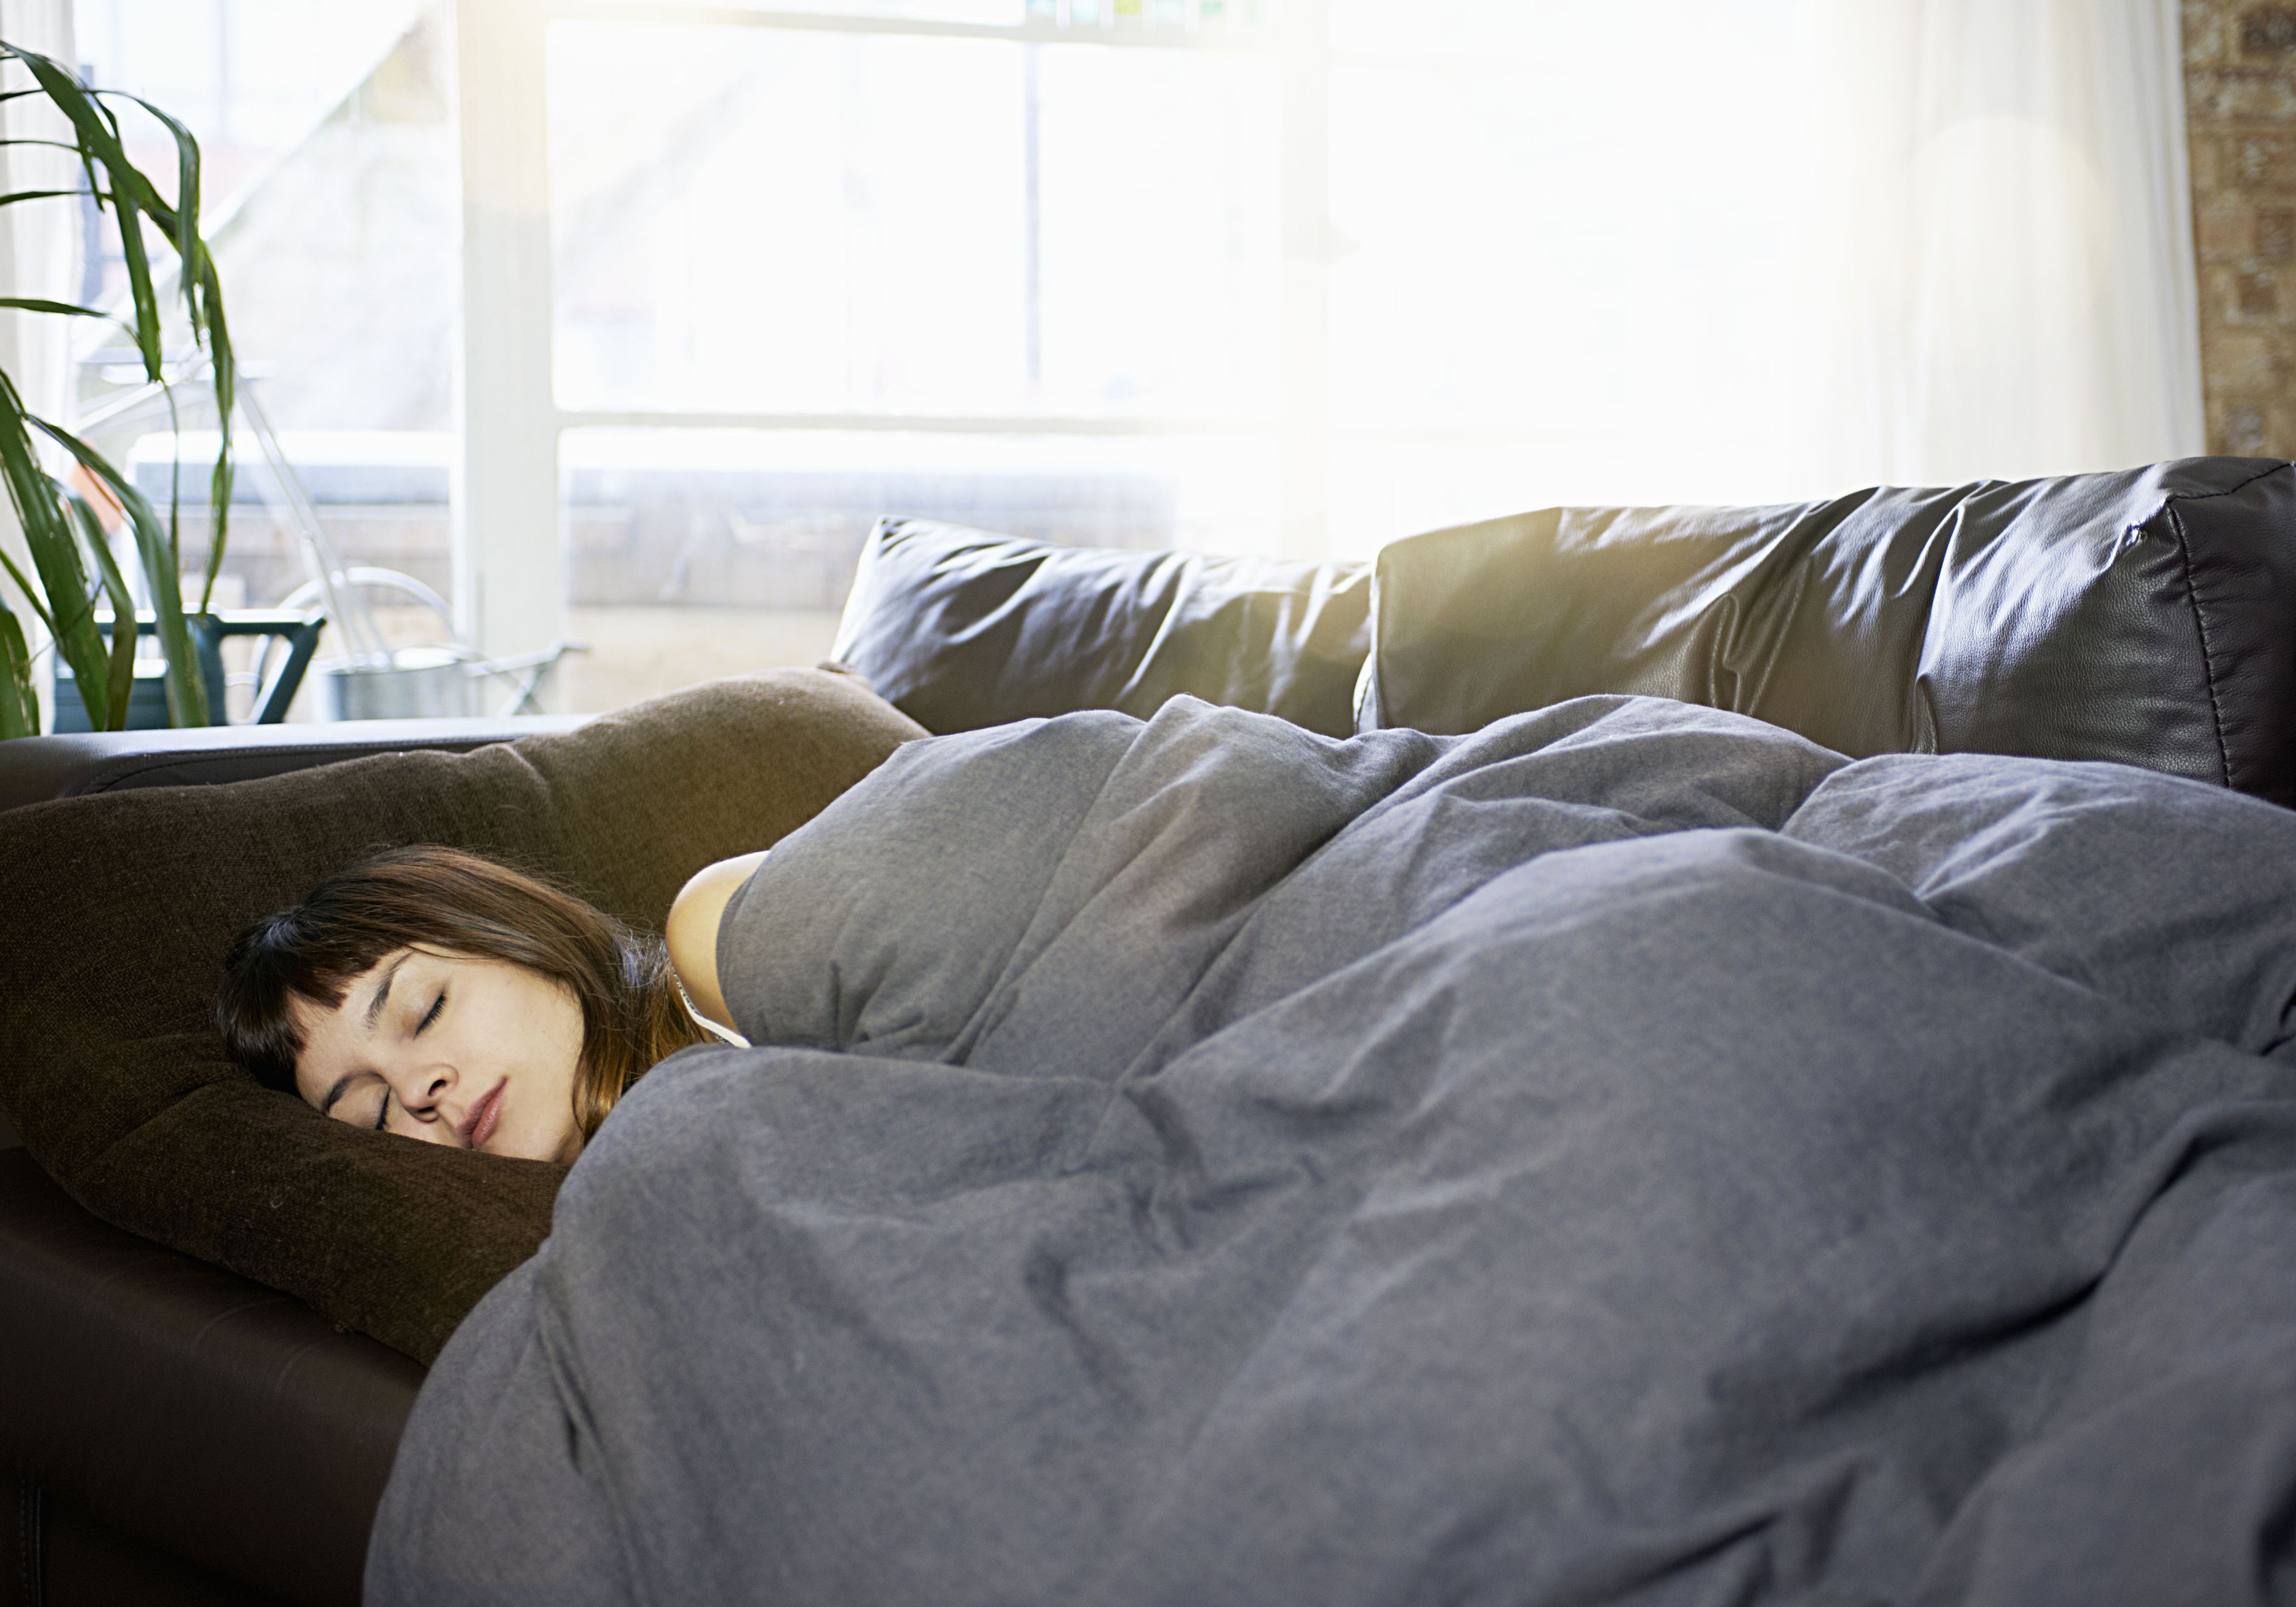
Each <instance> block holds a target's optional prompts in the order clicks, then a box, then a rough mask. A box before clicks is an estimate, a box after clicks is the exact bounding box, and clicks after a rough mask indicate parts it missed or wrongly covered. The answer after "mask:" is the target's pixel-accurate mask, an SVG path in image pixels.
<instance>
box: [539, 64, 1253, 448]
mask: <svg viewBox="0 0 2296 1607" xmlns="http://www.w3.org/2000/svg"><path fill="white" fill-rule="evenodd" d="M550 72H551V80H550V81H551V138H552V175H553V217H554V221H555V225H556V228H557V241H556V275H557V287H556V291H557V337H556V340H557V363H556V376H557V379H556V382H557V388H558V396H559V398H560V400H561V402H562V404H563V405H565V406H574V407H602V408H673V409H678V410H697V409H706V410H752V411H767V412H821V413H864V412H867V413H912V414H982V413H991V414H995V413H1009V414H1031V413H1054V414H1080V415H1159V414H1160V415H1205V414H1221V415H1225V414H1234V413H1236V412H1239V411H1242V412H1253V411H1258V410H1260V409H1263V408H1264V407H1265V406H1266V405H1267V398H1268V395H1269V393H1270V391H1271V389H1272V374H1271V371H1272V364H1273V350H1274V329H1275V316H1274V311H1275V283H1276V266H1277V263H1276V245H1277V241H1276V222H1275V184H1276V151H1275V140H1274V137H1273V127H1272V119H1273V117H1274V112H1273V110H1272V108H1273V104H1274V99H1275V97H1274V94H1273V91H1272V87H1271V86H1272V79H1271V78H1270V74H1271V72H1272V68H1271V67H1270V65H1269V63H1268V62H1267V61H1266V60H1265V59H1263V58H1260V57H1259V56H1256V55H1250V54H1243V53H1227V52H1201V53H1199V52H1191V51H1178V50H1172V51H1165V50H1119V49H1110V48H1107V47H1103V46H1067V45H1049V46H1047V45H1020V44H1011V43H1006V42H1003V41H998V40H980V39H949V38H935V37H893V36H865V35H847V34H832V33H816V32H807V31H801V30H785V29H762V28H760V29H741V28H722V27H721V28H708V29H705V28H694V27H675V26H658V25H627V24H610V23H573V22H565V23H560V24H557V25H555V26H553V29H551V43H550ZM634 79H635V81H639V82H648V83H656V84H662V85H673V84H674V85H676V93H675V94H660V95H653V96H640V97H633V96H631V95H630V94H628V93H627V85H628V84H629V83H630V82H632V81H633V80H634Z"/></svg>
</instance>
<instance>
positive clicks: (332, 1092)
mask: <svg viewBox="0 0 2296 1607" xmlns="http://www.w3.org/2000/svg"><path fill="white" fill-rule="evenodd" d="M365 1075H366V1073H365V1071H346V1072H344V1073H343V1074H342V1075H341V1076H340V1077H339V1078H335V1086H333V1087H332V1088H330V1089H328V1090H327V1096H326V1097H325V1098H324V1099H323V1100H321V1101H320V1102H319V1114H320V1115H322V1116H324V1115H325V1114H326V1113H327V1112H328V1111H332V1110H333V1109H334V1108H335V1101H337V1100H339V1099H340V1098H341V1097H342V1096H343V1093H344V1091H345V1090H346V1089H348V1087H349V1086H351V1085H352V1084H353V1083H355V1082H357V1081H358V1079H359V1078H362V1077H365Z"/></svg>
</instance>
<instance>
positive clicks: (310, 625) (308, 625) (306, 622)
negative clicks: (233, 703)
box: [55, 609, 326, 736]
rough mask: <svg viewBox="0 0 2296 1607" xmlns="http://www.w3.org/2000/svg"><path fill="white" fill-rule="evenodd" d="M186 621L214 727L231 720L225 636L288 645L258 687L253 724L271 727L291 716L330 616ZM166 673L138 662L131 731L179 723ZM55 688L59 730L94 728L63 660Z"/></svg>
mask: <svg viewBox="0 0 2296 1607" xmlns="http://www.w3.org/2000/svg"><path fill="white" fill-rule="evenodd" d="M184 623H185V624H186V625H188V626H189V627H191V633H192V651H193V654H194V655H195V656H196V657H197V658H198V660H199V665H200V679H201V680H202V681H204V682H206V683H207V689H208V721H209V724H210V725H215V726H222V725H226V724H228V723H229V722H228V720H227V719H226V718H225V713H224V672H223V639H224V638H225V636H276V637H279V638H280V639H281V640H283V642H284V643H285V644H286V652H285V653H284V654H283V655H282V657H281V660H280V661H279V663H278V665H277V666H276V667H275V668H273V669H272V671H271V673H270V674H269V676H267V677H266V685H263V686H262V687H259V688H258V690H257V693H256V709H255V714H254V717H253V718H252V719H251V720H250V722H249V723H250V724H253V725H264V726H271V725H276V724H278V722H279V721H281V720H282V719H283V718H285V717H286V714H287V705H288V704H289V703H290V702H291V701H294V697H295V691H296V688H297V687H299V685H302V681H303V672H304V670H305V669H306V668H308V666H309V664H310V662H311V654H312V653H313V652H315V651H316V649H317V647H318V644H319V630H320V627H322V626H323V625H324V624H325V623H326V620H325V616H324V615H316V614H315V615H306V614H301V613H293V612H283V611H279V610H275V609H234V610H233V611H230V612H228V613H218V614H188V615H186V616H184ZM135 628H136V629H137V630H138V631H139V632H147V631H149V630H151V629H152V619H151V616H149V615H148V614H139V615H137V616H136V619H135ZM104 634H105V635H106V636H107V637H109V636H110V635H111V629H110V627H109V626H106V627H104ZM166 673H167V672H166V669H165V667H164V666H162V665H161V664H160V662H159V660H156V659H153V660H142V659H139V660H136V664H135V687H134V689H133V690H132V691H131V692H129V693H128V694H127V727H126V728H127V730H130V731H161V730H165V729H166V728H167V727H168V726H169V725H171V724H173V723H174V722H172V721H171V720H169V719H168V687H167V679H166ZM55 688H56V721H55V731H56V734H58V735H60V736H61V735H63V734H67V733H71V732H80V731H92V730H94V726H91V725H90V724H89V723H88V718H87V709H86V706H85V705H83V704H82V703H81V702H80V699H79V683H78V681H77V680H75V679H74V678H73V676H72V673H71V670H70V668H69V667H67V666H66V665H65V664H64V663H63V662H62V661H61V660H58V662H57V664H56V680H55Z"/></svg>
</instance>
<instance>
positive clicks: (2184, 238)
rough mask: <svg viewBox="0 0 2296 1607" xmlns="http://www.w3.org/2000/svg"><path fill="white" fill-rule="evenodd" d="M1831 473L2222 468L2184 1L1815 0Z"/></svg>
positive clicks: (1929, 476)
mask: <svg viewBox="0 0 2296 1607" xmlns="http://www.w3.org/2000/svg"><path fill="white" fill-rule="evenodd" d="M1810 26H1811V29H1812V39H1811V44H1812V48H1813V54H1814V61H1815V62H1816V64H1817V66H1818V68H1819V71H1818V73H1817V75H1816V86H1817V87H1818V90H1819V93H1818V94H1816V96H1815V97H1814V100H1813V112H1814V116H1813V119H1812V122H1811V125H1810V127H1809V129H1808V140H1809V150H1810V152H1811V157H1812V164H1811V167H1812V174H1813V184H1812V205H1811V207H1810V208H1809V209H1808V214H1807V217H1806V223H1807V225H1808V234H1809V246H1810V250H1809V251H1808V258H1807V260H1808V264H1809V267H1810V269H1811V275H1810V282H1809V285H1808V290H1809V294H1808V299H1807V303H1806V304H1807V306H1808V308H1809V309H1810V311H1811V314H1812V321H1813V327H1812V328H1811V330H1810V331H1809V332H1808V339H1809V341H1810V346H1809V350H1810V356H1811V362H1810V365H1809V366H1810V373H1809V381H1810V383H1809V390H1808V395H1809V397H1810V398H1811V400H1812V402H1813V403H1814V406H1812V407H1811V408H1810V409H1809V411H1808V416H1807V417H1806V419H1805V421H1804V428H1805V429H1806V430H1807V431H1808V437H1807V439H1808V441H1809V442H1810V444H1811V447H1812V452H1813V457H1812V461H1811V463H1810V468H1811V470H1812V477H1813V479H1822V480H1827V481H1830V482H1833V483H1834V484H1837V485H1842V486H1847V485H1851V484H1857V483H1861V482H1866V481H1874V480H1893V481H1897V482H1899V483H1917V484H1918V483H1942V482H1952V481H1958V480H1971V479H1976V478H1980V477H1982V476H1988V475H1991V476H2002V477H2010V476H2025V475H2035V474H2048V473H2069V472H2077V471H2085V470H2094V469H2110V468H2118V467H2122V466H2126V465H2130V464H2136V463H2145V462H2149V461H2152V460H2153V459H2157V458H2164V457H2175V456H2182V455H2190V454H2195V453H2198V452H2201V451H2202V450H2204V446H2203V439H2204V429H2203V424H2202V408H2201V374H2200V352H2199V331H2198V314H2197V307H2196V293H2195V289H2194V264H2193V245H2192V210H2191V204H2190V200H2189V195H2188V190H2187V168H2186V165H2185V102H2184V92H2183V68H2182V59H2181V52H2180V50H2179V46H2178V31H2177V4H2176V0H1816V3H1815V4H1813V6H1812V8H1811V18H1810Z"/></svg>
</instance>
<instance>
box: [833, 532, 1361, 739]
mask: <svg viewBox="0 0 2296 1607" xmlns="http://www.w3.org/2000/svg"><path fill="white" fill-rule="evenodd" d="M1370 611H1371V566H1370V565H1369V564H1363V563H1329V564H1312V563H1283V562H1271V561H1268V560H1265V559H1258V558H1211V557H1206V556H1203V555H1201V554H1198V553H1169V552H1167V553H1143V552H1132V551H1127V550H1124V549H1121V548H1108V547H1060V546H1048V545H1046V544H1044V543H1043V542H1038V541H1019V540H1014V539H1013V538H1011V537H1004V536H993V535H990V534H988V533H987V532H986V531H981V530H968V529H964V528H962V527H960V526H956V525H947V524H936V523H933V522H932V521H929V520H918V519H887V520H881V521H879V522H878V525H877V528H876V529H875V530H873V531H872V532H871V534H870V537H869V541H868V545H866V546H865V547H864V548H863V549H862V554H861V568H860V572H859V573H858V574H857V576H856V577H855V578H854V582H853V593H852V595H851V597H850V598H849V600H848V602H847V603H846V607H845V619H844V623H843V625H842V626H841V627H840V629H839V631H838V633H837V646H836V648H835V649H834V652H835V656H836V657H837V658H838V659H839V660H840V661H842V662H843V663H846V664H849V665H850V666H851V667H852V668H854V669H856V670H857V671H859V672H860V673H861V675H862V676H865V677H866V678H867V680H868V682H869V684H870V685H873V686H874V687H875V688H876V689H877V692H878V694H879V695H880V696H881V697H883V698H884V699H885V700H886V701H889V702H890V703H891V704H892V705H893V706H894V707H895V708H896V709H899V710H900V711H901V712H902V713H903V714H906V715H907V716H908V717H910V718H911V719H913V720H914V721H916V722H917V723H918V724H919V725H921V726H924V727H925V729H926V730H928V731H936V732H950V731H971V730H974V729H976V728H978V727H980V726H1000V725H1003V724H1004V723H1005V721H1007V720H1017V719H1026V718H1028V717H1030V716H1034V715H1053V714H1067V713H1070V712H1071V711H1072V710H1075V709H1121V710H1123V711H1124V712H1125V713H1127V714H1136V715H1139V716H1142V717H1146V716H1148V715H1152V714H1153V713H1155V712H1156V710H1157V709H1160V708H1161V707H1162V706H1163V703H1164V701H1165V700H1166V699H1167V698H1170V697H1176V696H1177V695H1179V694H1181V693H1191V694H1193V695H1194V696H1196V697H1200V698H1202V699H1203V700H1204V701H1207V702H1212V703H1232V704H1234V705H1235V706H1236V707H1238V708H1242V709H1260V710H1262V711H1264V712H1267V713H1270V714H1280V715H1282V716H1283V717H1284V718H1285V719H1288V720H1291V721H1292V722H1293V723H1294V724H1296V725H1300V726H1307V727H1308V729H1309V730H1311V731H1320V732H1323V733H1324V734H1326V735H1329V736H1342V735H1345V734H1348V733H1349V731H1351V730H1352V729H1353V728H1354V722H1353V714H1352V704H1353V699H1354V693H1355V682H1356V673H1357V669H1358V668H1359V667H1360V666H1361V665H1362V663H1363V660H1364V653H1365V650H1366V648H1367V647H1368V645H1369V636H1368V635H1367V626H1368V620H1369V617H1370Z"/></svg>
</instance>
